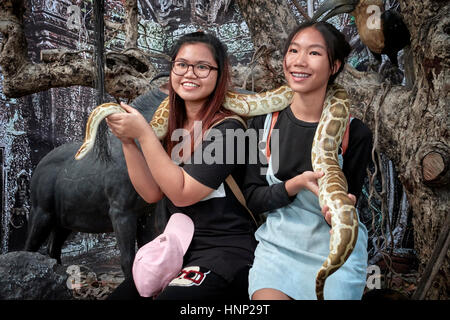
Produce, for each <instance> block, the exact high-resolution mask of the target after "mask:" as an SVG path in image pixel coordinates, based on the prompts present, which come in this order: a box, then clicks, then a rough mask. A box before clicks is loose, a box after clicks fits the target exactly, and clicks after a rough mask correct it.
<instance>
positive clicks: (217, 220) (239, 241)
mask: <svg viewBox="0 0 450 320" xmlns="http://www.w3.org/2000/svg"><path fill="white" fill-rule="evenodd" d="M214 129H216V130H217V131H215V132H214V134H213V132H210V134H209V135H208V136H207V138H206V139H205V140H204V141H203V142H202V145H201V148H200V147H198V148H197V149H196V152H198V151H201V152H202V159H201V161H200V162H198V161H193V159H194V157H195V156H192V157H191V162H193V163H190V164H189V163H187V161H186V163H184V164H181V165H180V166H182V167H183V169H184V171H185V172H186V173H187V174H189V175H190V176H191V177H193V178H194V179H195V180H197V181H198V182H200V183H202V184H204V185H206V186H208V187H210V188H212V189H214V190H215V191H213V192H212V193H211V194H210V195H208V196H207V197H206V198H205V199H204V200H201V201H199V202H197V203H195V204H193V205H190V206H186V207H176V206H175V205H174V204H173V203H172V202H171V201H170V200H169V199H167V201H166V203H167V209H168V210H169V212H170V213H171V214H173V213H176V212H181V213H184V214H186V215H188V216H189V217H190V218H191V219H192V220H193V222H194V226H195V228H194V237H193V239H192V242H191V244H190V246H189V249H188V251H187V253H186V255H185V257H184V265H185V266H187V265H190V266H195V265H197V266H202V267H205V268H208V269H210V270H212V271H214V272H215V273H217V274H219V275H220V276H222V277H223V278H225V279H226V280H229V281H231V280H232V279H233V277H234V275H235V274H236V272H237V271H239V270H240V269H242V268H244V267H246V266H247V265H249V264H251V263H252V262H253V252H254V250H255V247H256V240H255V239H254V231H255V225H254V222H253V220H252V218H251V216H250V214H249V213H248V212H247V211H246V209H245V208H244V207H243V206H242V205H241V204H240V203H239V201H238V200H237V199H236V197H235V196H234V194H233V193H232V191H231V189H230V188H229V187H228V185H227V184H226V182H225V179H226V177H227V176H228V175H230V174H231V175H232V176H233V178H234V179H235V181H236V182H237V184H238V185H242V182H243V179H244V174H245V160H246V159H245V157H246V146H245V145H242V140H240V139H239V138H238V137H237V135H235V133H236V134H237V133H238V132H241V133H242V132H243V130H245V129H244V127H243V125H242V124H241V123H240V122H239V121H238V120H234V119H226V120H225V121H223V122H222V123H220V124H219V125H217V126H215V127H214ZM237 129H239V130H237ZM236 130H237V131H236ZM227 135H231V137H233V136H234V138H233V139H229V140H227V138H226V137H227ZM211 137H214V139H213V138H211ZM229 138H230V137H229ZM227 141H228V143H227ZM231 141H233V143H230V142H231ZM212 143H214V145H212ZM214 146H218V147H214ZM220 150H221V151H222V154H220V153H221V152H220ZM231 152H233V153H232V154H231V156H230V153H231ZM242 152H244V155H243V154H242ZM211 157H212V158H213V160H215V161H214V163H210V159H211ZM197 159H198V158H197ZM221 160H222V161H221Z"/></svg>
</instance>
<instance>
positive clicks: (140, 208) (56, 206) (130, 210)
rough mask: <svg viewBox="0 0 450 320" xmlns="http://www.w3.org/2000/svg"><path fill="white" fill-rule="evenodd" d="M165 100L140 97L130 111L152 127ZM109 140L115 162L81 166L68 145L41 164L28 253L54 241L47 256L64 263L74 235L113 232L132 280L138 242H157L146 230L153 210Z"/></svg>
mask: <svg viewBox="0 0 450 320" xmlns="http://www.w3.org/2000/svg"><path fill="white" fill-rule="evenodd" d="M165 97H166V95H165V94H164V93H163V92H161V91H160V90H158V89H156V90H153V91H150V92H148V93H146V94H144V95H142V96H140V97H138V98H137V99H136V100H135V101H134V102H133V103H132V104H131V105H132V106H133V107H135V108H136V109H138V110H139V111H140V112H141V113H142V114H143V115H144V117H145V118H146V119H147V120H149V121H150V120H151V117H152V116H153V113H154V112H155V110H156V108H157V107H158V105H159V104H160V102H161V101H162V100H163V99H164V98H165ZM108 134H109V141H110V154H111V161H108V162H104V161H99V160H97V157H96V156H97V155H96V153H95V152H91V153H90V154H88V155H86V157H85V158H83V159H81V160H79V161H77V160H75V159H74V155H75V153H76V152H77V150H78V148H79V147H80V143H68V144H64V145H62V146H60V147H58V148H56V149H54V150H52V151H51V152H50V153H48V154H47V155H46V156H45V157H44V158H43V159H42V160H41V161H40V162H39V164H38V166H37V167H36V169H35V170H34V173H33V176H32V178H31V204H32V205H31V207H32V210H31V214H30V221H29V228H28V238H27V240H26V244H25V250H26V251H37V250H39V248H40V247H41V245H42V244H43V243H44V242H45V240H46V239H47V238H49V237H50V238H49V242H48V247H47V250H48V254H49V255H50V257H52V258H55V259H57V261H58V262H59V263H61V248H62V246H63V243H64V241H65V240H66V239H67V237H68V236H69V234H70V233H71V232H72V231H78V232H88V233H106V232H112V231H114V232H115V234H116V237H117V242H118V246H119V250H120V253H121V266H122V270H123V272H124V275H125V277H129V276H131V268H132V264H133V259H134V256H135V248H136V239H137V243H138V247H140V246H142V245H143V244H145V243H146V242H148V241H149V240H151V239H152V238H153V237H154V236H155V234H154V228H153V226H150V228H145V223H146V221H147V220H145V219H147V218H146V217H148V215H149V213H150V211H152V210H154V205H153V206H150V205H149V204H147V203H146V202H145V201H144V200H143V199H142V198H141V197H140V196H139V195H138V194H137V193H136V192H135V190H134V188H133V186H132V184H131V181H130V179H129V177H128V172H127V168H126V163H125V159H124V155H123V152H122V147H121V143H120V141H119V140H118V139H117V138H116V137H115V136H113V135H111V134H110V133H108ZM139 219H141V220H142V223H140V222H139V221H138V220H139ZM152 233H153V234H152Z"/></svg>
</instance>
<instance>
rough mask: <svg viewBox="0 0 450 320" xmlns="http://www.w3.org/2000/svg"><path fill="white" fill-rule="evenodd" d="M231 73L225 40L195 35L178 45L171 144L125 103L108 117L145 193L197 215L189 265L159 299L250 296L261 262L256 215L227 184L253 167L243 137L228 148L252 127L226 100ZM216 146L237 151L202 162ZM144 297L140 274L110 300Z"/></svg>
mask: <svg viewBox="0 0 450 320" xmlns="http://www.w3.org/2000/svg"><path fill="white" fill-rule="evenodd" d="M229 79H230V67H229V63H228V57H227V53H226V48H225V46H224V45H223V44H222V43H221V42H220V41H219V40H218V39H217V38H216V37H214V36H212V35H209V34H205V33H203V32H195V33H191V34H187V35H185V36H183V37H181V38H180V39H179V41H178V42H177V43H176V44H175V46H174V48H173V51H172V64H171V73H170V78H169V105H170V111H169V124H168V134H167V136H166V138H165V141H164V142H163V145H164V146H163V145H162V144H161V142H160V141H159V140H158V139H157V137H156V136H155V134H154V132H153V131H152V129H151V127H150V126H149V124H148V123H147V121H146V120H145V119H144V118H143V117H142V116H141V114H140V113H139V112H137V111H136V110H135V109H133V108H132V107H130V106H128V105H126V104H124V103H122V104H121V105H122V107H123V108H124V109H126V111H127V113H121V114H114V115H111V116H109V117H108V119H107V123H108V125H109V127H110V128H111V130H112V132H113V133H114V134H115V135H116V136H117V137H118V138H119V139H120V140H121V141H122V146H123V152H124V155H125V159H126V162H127V168H128V173H129V176H130V179H131V181H132V183H133V186H134V187H135V189H136V191H137V192H138V193H139V195H140V196H141V197H142V198H143V199H144V200H146V201H147V202H149V203H154V202H157V201H159V200H161V199H162V198H163V197H164V200H165V201H164V202H163V203H165V206H166V209H167V211H168V212H169V213H170V214H173V213H177V212H182V213H184V214H186V215H188V216H189V217H190V218H191V219H192V221H193V222H194V226H195V230H194V236H193V239H192V242H191V244H190V246H189V248H188V250H187V252H186V254H185V256H184V264H183V270H181V271H180V275H179V277H178V278H176V279H174V280H173V281H172V282H170V284H169V285H168V286H167V287H166V288H165V289H164V290H163V291H162V292H161V293H160V294H159V295H158V296H157V297H156V299H184V300H187V299H203V300H207V299H223V298H225V297H227V298H229V297H230V294H231V296H233V297H234V298H239V297H241V298H242V297H244V298H247V299H248V295H247V275H248V269H249V267H248V266H249V264H250V263H251V262H252V261H253V252H254V249H255V247H256V241H255V239H254V235H253V234H254V223H253V221H252V220H251V217H250V216H249V214H248V212H247V211H246V209H245V208H244V207H243V206H242V205H241V204H240V202H239V201H238V200H237V199H236V197H235V196H234V194H233V192H232V191H231V190H230V188H229V186H228V185H227V184H226V183H225V179H226V178H227V177H228V176H229V175H231V176H232V177H233V178H234V180H235V181H237V182H238V184H240V183H241V182H242V180H243V176H244V169H245V163H242V164H238V161H237V157H238V156H239V155H238V154H237V153H238V152H237V144H236V143H234V149H232V150H227V148H226V143H225V141H226V136H227V134H230V130H231V132H233V131H234V130H237V129H244V124H243V123H241V121H239V119H236V118H229V117H230V116H234V114H233V113H232V112H231V111H228V110H226V109H224V108H223V107H222V103H223V101H224V99H225V94H226V92H227V90H228V86H229ZM220 121H221V122H220ZM217 123H219V124H217ZM216 124H217V125H216ZM213 125H214V129H216V130H218V131H216V133H217V132H218V133H220V134H218V135H215V136H214V143H215V146H220V150H218V149H217V148H210V147H211V144H212V140H210V139H208V132H211V131H208V132H207V130H208V129H210V128H211V126H213ZM195 130H198V131H199V132H200V133H201V134H202V136H203V134H205V133H206V135H205V137H204V139H203V140H200V141H197V140H196V139H194V138H195V137H194V133H195ZM180 132H181V133H182V135H181V136H182V139H178V138H175V137H179V136H180V135H178V133H180ZM180 140H181V142H180ZM135 141H137V142H139V145H140V149H139V148H138V146H137V144H136V143H135ZM180 145H182V146H186V145H187V146H188V148H184V147H183V148H179V147H180ZM189 147H190V148H189ZM211 149H214V150H215V151H216V152H217V153H221V154H222V159H227V156H226V155H227V152H233V155H234V161H231V162H230V161H226V162H225V161H217V162H213V163H205V161H196V159H197V158H196V157H195V156H194V155H195V153H196V152H200V153H202V154H203V156H204V158H205V156H208V155H210V156H212V157H214V156H215V155H214V154H208V152H209V151H208V150H211ZM186 150H187V151H186ZM194 150H195V151H194ZM219 151H220V152H219ZM175 162H178V163H179V164H176V163H175ZM138 297H139V295H138V293H137V290H136V288H135V286H134V282H133V280H132V279H126V280H125V281H124V282H123V283H122V284H121V285H120V286H119V287H118V288H117V289H116V291H115V292H114V293H113V294H112V295H111V296H110V299H130V298H131V299H133V298H138Z"/></svg>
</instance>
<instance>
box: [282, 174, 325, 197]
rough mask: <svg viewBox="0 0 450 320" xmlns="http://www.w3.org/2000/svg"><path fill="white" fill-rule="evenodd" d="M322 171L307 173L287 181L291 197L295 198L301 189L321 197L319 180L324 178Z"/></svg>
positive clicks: (286, 185)
mask: <svg viewBox="0 0 450 320" xmlns="http://www.w3.org/2000/svg"><path fill="white" fill-rule="evenodd" d="M323 175H324V173H323V172H321V171H317V172H313V171H305V172H303V173H301V174H299V175H297V176H295V177H293V178H291V179H289V180H287V181H286V184H285V188H286V191H287V193H288V195H289V196H290V197H292V196H295V195H296V194H297V193H299V191H300V190H301V189H308V190H309V191H311V192H312V193H314V194H315V195H316V196H319V185H318V183H317V180H318V179H319V178H321V177H323Z"/></svg>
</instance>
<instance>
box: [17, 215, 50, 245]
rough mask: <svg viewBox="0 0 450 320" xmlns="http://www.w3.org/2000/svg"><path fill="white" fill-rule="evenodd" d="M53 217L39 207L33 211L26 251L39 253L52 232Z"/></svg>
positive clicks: (29, 223)
mask: <svg viewBox="0 0 450 320" xmlns="http://www.w3.org/2000/svg"><path fill="white" fill-rule="evenodd" d="M51 223H52V217H51V214H50V213H49V212H46V211H45V210H43V209H42V208H40V207H39V206H36V207H34V208H33V209H32V211H31V215H30V221H29V222H28V236H27V240H26V242H25V248H24V250H25V251H38V250H39V248H40V247H41V245H42V244H43V243H44V241H45V240H46V239H47V237H48V235H49V234H50V232H51Z"/></svg>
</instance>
